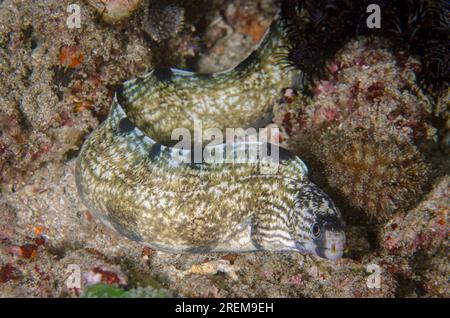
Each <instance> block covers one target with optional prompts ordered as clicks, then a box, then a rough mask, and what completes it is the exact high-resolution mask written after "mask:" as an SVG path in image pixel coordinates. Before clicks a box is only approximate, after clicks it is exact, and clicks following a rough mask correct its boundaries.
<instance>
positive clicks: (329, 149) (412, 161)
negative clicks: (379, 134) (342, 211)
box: [318, 127, 428, 219]
mask: <svg viewBox="0 0 450 318" xmlns="http://www.w3.org/2000/svg"><path fill="white" fill-rule="evenodd" d="M330 135H331V134H330ZM374 135H375V133H374V132H373V131H371V130H369V129H364V128H362V127H361V128H360V129H359V130H357V131H345V132H339V131H338V130H337V131H336V130H335V131H334V133H333V135H332V136H329V135H326V136H323V137H322V138H323V139H322V140H323V141H319V142H320V144H321V146H322V147H321V148H320V149H321V150H322V151H320V150H319V151H318V152H319V154H318V157H319V158H320V159H319V160H320V163H321V165H322V166H323V167H324V174H325V176H326V178H327V181H328V183H329V186H330V187H331V188H332V189H333V190H334V192H335V193H337V195H338V196H340V197H341V198H342V200H343V201H344V202H346V203H347V204H348V205H349V206H350V207H352V208H356V209H357V210H360V211H363V213H366V214H368V215H369V216H370V217H372V218H376V219H382V218H386V217H387V216H389V215H391V214H392V213H394V212H395V211H399V210H401V211H405V210H407V209H408V208H409V207H410V206H411V204H413V203H416V201H417V199H418V198H420V197H421V195H422V193H423V192H422V188H423V186H424V185H425V184H426V182H427V169H428V168H427V166H426V164H425V163H424V160H423V158H421V155H420V154H419V152H418V151H417V149H416V148H415V147H414V146H413V145H411V144H409V143H406V142H403V143H401V142H399V141H396V140H395V136H392V137H391V138H389V139H387V140H376V139H375V138H374ZM386 137H389V136H386Z"/></svg>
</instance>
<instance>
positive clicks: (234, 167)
mask: <svg viewBox="0 0 450 318" xmlns="http://www.w3.org/2000/svg"><path fill="white" fill-rule="evenodd" d="M283 29H284V27H283V25H282V23H281V22H280V21H279V20H277V19H276V20H274V22H273V24H272V26H271V27H270V28H269V30H268V31H267V33H266V35H265V37H264V39H263V40H262V42H261V44H260V45H259V47H258V48H257V49H256V50H255V51H254V52H253V53H251V54H250V56H249V57H248V58H246V59H245V60H244V61H243V62H241V63H240V64H239V65H238V66H236V67H235V68H232V69H230V70H228V71H224V72H220V73H215V74H198V73H191V72H186V71H182V70H177V69H173V68H162V69H154V70H152V71H150V72H148V73H147V74H144V75H142V76H140V77H137V78H135V79H132V80H129V81H126V82H124V83H123V84H122V85H121V86H120V88H119V89H118V90H117V91H116V94H115V96H114V99H113V103H112V108H111V111H110V114H109V116H108V117H107V119H106V120H105V121H104V122H103V123H102V124H101V125H100V126H99V127H98V128H97V129H96V130H94V131H93V132H92V133H91V135H90V136H89V137H88V139H87V140H86V141H85V142H84V144H83V146H82V149H81V151H80V154H79V156H78V158H77V163H76V184H77V189H78V191H79V194H80V196H81V199H82V201H83V202H84V204H85V205H86V206H87V208H88V209H89V210H90V211H91V212H93V213H94V214H95V215H96V216H97V217H98V218H99V219H100V220H102V222H104V223H105V224H106V225H108V226H109V227H111V228H113V229H115V230H117V231H118V232H119V233H121V234H123V235H125V236H126V237H128V238H130V239H132V240H135V241H138V242H140V243H142V244H144V245H146V246H149V247H151V248H154V249H157V250H162V251H166V252H171V253H199V252H250V251H257V250H264V251H297V252H301V253H305V254H306V253H312V254H315V255H318V256H320V257H323V258H327V259H331V260H335V259H339V258H340V257H341V256H342V253H343V249H344V244H345V234H344V232H343V226H342V223H341V215H340V212H339V211H338V209H337V208H336V206H335V205H334V204H333V202H332V200H331V199H330V198H329V197H328V196H327V195H326V194H325V193H324V192H323V191H322V190H321V189H319V188H318V187H317V186H316V185H315V184H314V183H312V182H311V181H309V180H308V171H307V168H306V166H305V164H304V163H303V162H302V160H301V159H300V158H298V157H297V156H295V155H293V154H292V153H290V152H289V151H288V150H286V149H283V148H280V147H278V146H277V145H273V144H268V143H265V142H263V141H249V140H244V141H237V142H233V143H231V144H230V143H228V144H215V145H210V146H206V147H205V148H204V149H205V150H207V149H209V150H210V151H211V152H212V153H215V152H217V154H219V156H216V157H214V158H216V159H217V158H219V159H220V158H222V159H226V158H230V157H231V158H236V157H237V154H239V153H242V151H243V153H245V154H249V153H250V151H249V149H250V148H251V147H252V146H257V147H258V149H261V148H264V147H265V148H266V149H269V150H270V153H271V154H272V153H273V154H277V156H275V157H274V156H264V155H258V156H256V160H243V161H242V162H237V161H233V160H231V161H229V160H209V161H208V162H206V161H202V162H196V161H193V160H192V159H193V158H194V151H192V150H189V149H180V148H177V147H173V141H172V138H171V132H172V131H173V130H174V129H176V128H180V127H183V128H186V129H188V130H189V131H193V122H194V121H195V120H198V121H201V123H202V125H203V128H204V129H206V128H213V127H214V128H218V129H220V130H221V131H224V130H225V129H226V128H227V127H255V126H257V125H258V124H257V123H258V122H259V124H261V118H265V117H267V113H268V112H270V108H271V107H272V106H273V105H274V103H275V102H276V101H277V100H278V99H280V98H281V96H282V94H281V92H282V90H283V89H284V88H288V87H292V85H293V83H294V82H295V80H296V76H297V75H298V74H297V73H296V71H293V70H285V69H284V68H283V66H282V65H280V63H278V59H279V56H281V55H282V54H283V47H284V38H283V34H284V33H283V32H284V31H283ZM262 125H264V124H262ZM194 135H195V133H194ZM199 141H203V137H199V138H197V140H194V142H199ZM225 154H226V155H225ZM227 156H230V157H227ZM274 158H275V159H276V160H274ZM263 167H271V169H269V170H267V169H262V168H263ZM268 171H269V172H268Z"/></svg>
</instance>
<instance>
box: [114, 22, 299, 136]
mask: <svg viewBox="0 0 450 318" xmlns="http://www.w3.org/2000/svg"><path fill="white" fill-rule="evenodd" d="M278 23H280V22H278ZM280 28H281V27H278V26H277V25H274V26H272V27H271V28H270V29H269V30H268V32H267V33H266V35H265V37H264V39H263V40H262V42H261V44H260V46H259V49H258V50H256V51H254V52H253V53H252V54H251V55H250V56H249V57H247V58H246V59H245V60H244V61H243V62H241V64H239V65H238V66H237V67H236V68H234V69H230V70H228V71H224V72H220V73H215V74H198V73H191V72H186V71H181V70H177V69H170V68H161V69H156V70H154V71H153V72H150V73H147V74H145V75H143V76H141V77H138V78H137V79H134V80H130V81H127V82H125V83H124V84H123V86H122V87H121V90H120V94H119V101H120V104H121V105H122V106H123V107H124V108H126V109H127V115H128V117H129V118H130V120H131V121H132V122H133V123H135V124H136V125H137V126H138V127H140V128H141V129H142V130H143V132H144V133H145V134H146V135H148V136H149V137H151V138H153V139H156V140H158V141H159V142H161V143H163V144H171V133H172V131H173V130H174V129H176V128H179V127H183V128H187V129H189V130H190V131H193V121H194V120H201V122H202V125H203V129H207V128H219V129H221V130H222V131H224V130H225V128H227V127H244V128H245V127H249V126H252V127H255V123H257V122H258V121H260V120H261V119H262V118H264V117H266V115H267V114H268V113H269V112H270V107H271V106H273V104H274V102H275V101H276V100H277V99H280V98H281V97H282V95H281V93H282V91H283V89H285V88H288V87H291V86H292V82H293V78H294V76H295V75H296V72H294V71H292V70H288V69H286V68H283V66H282V65H280V55H282V54H283V53H285V51H284V49H283V46H284V45H285V44H286V43H284V40H283V37H282V36H281V34H280V33H281V32H280ZM266 124H267V123H266Z"/></svg>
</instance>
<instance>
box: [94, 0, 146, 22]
mask: <svg viewBox="0 0 450 318" xmlns="http://www.w3.org/2000/svg"><path fill="white" fill-rule="evenodd" d="M140 1H141V0H87V3H88V4H89V5H90V6H91V7H93V8H94V9H95V10H97V12H98V13H100V14H101V16H102V19H103V21H105V22H108V23H117V22H120V21H123V20H125V19H127V18H128V17H129V16H130V15H131V14H132V13H133V12H134V11H135V10H136V9H137V8H138V6H139V2H140Z"/></svg>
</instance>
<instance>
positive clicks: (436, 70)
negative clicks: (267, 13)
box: [282, 0, 450, 96]
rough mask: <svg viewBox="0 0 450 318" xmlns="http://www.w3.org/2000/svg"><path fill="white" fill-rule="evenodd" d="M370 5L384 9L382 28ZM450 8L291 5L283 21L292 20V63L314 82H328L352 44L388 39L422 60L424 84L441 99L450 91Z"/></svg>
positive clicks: (404, 1)
mask: <svg viewBox="0 0 450 318" xmlns="http://www.w3.org/2000/svg"><path fill="white" fill-rule="evenodd" d="M369 4H372V5H373V4H375V5H377V6H378V7H379V8H380V12H379V13H380V14H381V17H380V20H382V25H380V26H379V27H375V28H370V27H369V25H368V24H367V20H368V17H369V15H370V13H371V12H368V10H367V8H368V6H369ZM449 9H450V8H449V4H448V2H447V1H441V0H438V1H433V0H428V1H427V0H425V1H424V0H413V1H411V0H396V1H384V0H379V1H367V0H357V1H328V0H324V1H314V0H312V1H310V0H296V1H285V2H283V11H282V13H283V16H284V17H285V18H286V19H288V20H289V21H292V22H291V23H290V26H289V40H290V51H289V53H288V56H287V60H288V61H289V63H291V64H293V65H295V66H296V67H299V68H300V69H301V70H303V71H304V72H305V74H306V76H307V77H308V78H314V77H322V76H323V75H324V74H325V72H326V65H327V62H328V61H329V60H330V59H332V58H333V57H334V55H335V53H336V52H337V51H338V50H340V49H341V48H342V47H343V46H344V45H345V43H346V42H348V41H349V40H351V39H353V38H356V37H357V36H378V37H383V38H384V39H386V40H387V42H390V43H391V46H392V48H394V49H396V50H397V51H404V52H406V53H407V54H408V55H415V56H418V57H420V61H421V64H422V68H421V70H420V71H419V72H418V74H419V76H418V80H419V82H420V83H421V84H422V85H423V86H424V87H426V88H428V90H429V91H430V92H432V93H433V94H434V95H437V96H439V95H442V94H443V93H447V90H448V88H449V87H448V83H449V76H450V74H449V69H450V68H449V56H450V45H449V42H448V37H449V35H450V24H449V19H448V12H449Z"/></svg>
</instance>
